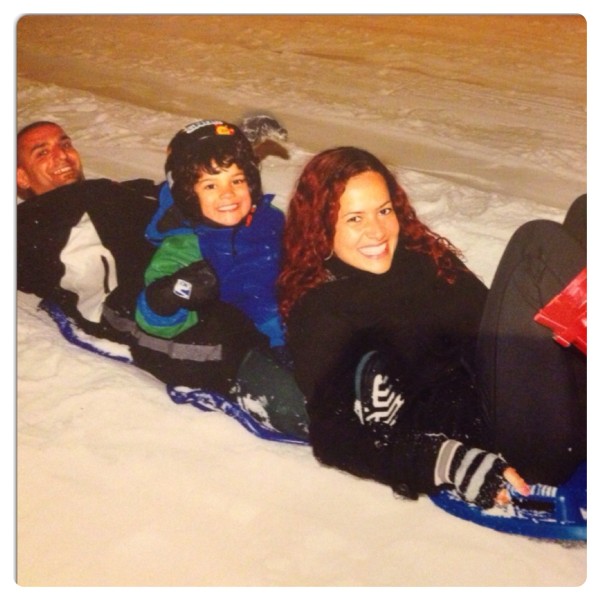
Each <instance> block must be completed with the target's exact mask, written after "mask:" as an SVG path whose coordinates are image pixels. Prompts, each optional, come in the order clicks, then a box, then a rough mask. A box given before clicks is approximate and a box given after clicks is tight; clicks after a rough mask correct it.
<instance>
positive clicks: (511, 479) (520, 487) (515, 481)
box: [496, 467, 529, 506]
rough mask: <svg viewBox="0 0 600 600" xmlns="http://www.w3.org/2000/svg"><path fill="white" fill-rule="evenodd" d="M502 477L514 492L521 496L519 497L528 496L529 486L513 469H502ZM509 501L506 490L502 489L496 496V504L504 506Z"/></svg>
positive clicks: (508, 494)
mask: <svg viewBox="0 0 600 600" xmlns="http://www.w3.org/2000/svg"><path fill="white" fill-rule="evenodd" d="M502 476H503V477H504V479H506V481H507V482H508V483H510V485H512V486H513V487H514V488H515V490H516V491H517V492H518V493H519V494H521V496H528V495H529V486H528V485H527V483H526V482H525V480H524V479H523V478H522V477H521V476H520V475H519V474H518V473H517V471H516V469H515V468H514V467H507V468H506V469H504V471H503V473H502ZM510 501H511V497H510V493H509V491H508V490H507V489H506V488H502V489H501V490H500V491H499V492H498V495H497V496H496V504H499V505H501V506H504V505H506V504H509V503H510Z"/></svg>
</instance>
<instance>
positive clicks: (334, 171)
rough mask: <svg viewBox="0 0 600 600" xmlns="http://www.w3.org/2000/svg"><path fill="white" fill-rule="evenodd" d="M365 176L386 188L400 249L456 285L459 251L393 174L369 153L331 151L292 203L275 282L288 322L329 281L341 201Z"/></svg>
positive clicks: (312, 164) (314, 165)
mask: <svg viewBox="0 0 600 600" xmlns="http://www.w3.org/2000/svg"><path fill="white" fill-rule="evenodd" d="M366 171H373V172H375V173H379V174H380V175H381V176H382V177H383V178H384V180H385V182H386V184H387V187H388V190H389V194H390V198H391V201H392V205H393V208H394V212H395V213H396V216H397V217H398V221H399V223H400V237H399V245H402V246H403V247H405V248H406V249H408V250H412V251H415V252H420V253H422V254H427V255H429V256H430V257H431V259H432V260H433V261H434V263H435V264H436V266H437V272H438V276H440V277H443V278H444V279H446V280H447V281H448V282H453V281H454V280H455V279H456V274H457V270H458V269H459V265H460V263H459V261H457V260H456V257H457V256H458V255H459V252H458V250H457V249H456V248H455V247H454V246H453V245H452V244H451V243H450V242H449V241H448V240H446V239H445V238H442V237H441V236H439V235H437V234H435V233H434V232H433V231H431V230H430V229H429V228H428V227H427V226H426V225H425V224H423V223H422V222H421V221H420V220H419V219H418V218H417V215H416V213H415V210H414V209H413V207H412V206H411V205H410V203H409V200H408V197H407V195H406V192H405V191H404V190H403V189H402V187H401V186H400V185H399V184H398V182H397V181H396V178H395V177H394V176H393V175H392V173H391V172H390V171H389V169H388V168H387V167H386V166H385V165H384V164H383V163H382V162H381V161H380V160H379V159H378V158H376V157H375V156H373V155H372V154H371V153H369V152H367V151H365V150H361V149H359V148H353V147H341V148H333V149H331V150H325V151H324V152H321V153H320V154H317V155H316V156H314V157H313V158H312V159H311V160H310V161H309V162H308V164H307V165H306V166H305V167H304V170H303V171H302V173H301V175H300V178H299V179H298V182H297V185H296V189H295V191H294V194H293V196H292V198H291V200H290V203H289V207H288V212H287V219H286V226H285V232H284V238H283V257H284V258H283V267H282V270H281V273H280V275H279V279H278V282H277V285H278V291H279V301H280V310H281V314H282V315H283V317H284V319H287V317H288V316H289V314H290V311H291V309H292V307H293V306H294V304H295V303H296V302H297V301H298V300H299V299H300V297H301V296H302V295H303V294H304V293H305V292H307V291H308V290H309V289H311V288H314V287H316V286H318V285H319V284H320V283H322V282H324V281H326V280H327V279H328V277H329V274H328V271H327V266H326V260H327V258H328V257H330V256H331V253H332V247H333V238H334V234H335V226H336V222H337V218H338V212H339V208H340V197H341V196H342V194H343V193H344V190H345V188H346V183H347V182H348V180H349V179H350V178H351V177H355V176H356V175H360V174H361V173H364V172H366Z"/></svg>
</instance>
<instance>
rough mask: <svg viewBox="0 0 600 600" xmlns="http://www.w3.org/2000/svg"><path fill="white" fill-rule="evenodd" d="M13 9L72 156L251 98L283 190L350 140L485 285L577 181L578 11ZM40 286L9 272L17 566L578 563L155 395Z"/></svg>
mask: <svg viewBox="0 0 600 600" xmlns="http://www.w3.org/2000/svg"><path fill="white" fill-rule="evenodd" d="M15 23H16V21H15ZM16 28H17V30H16V35H17V40H16V41H17V45H16V47H17V77H16V88H17V123H16V125H17V127H20V126H22V125H24V124H26V123H28V122H30V121H33V120H37V119H51V120H55V121H57V122H59V123H62V124H63V125H64V127H65V128H66V130H67V131H68V132H69V133H70V134H71V136H72V137H73V139H74V141H75V144H76V146H77V147H78V149H79V151H80V152H81V154H82V157H83V160H84V165H85V170H86V175H87V177H88V178H92V177H96V176H107V177H112V178H114V179H124V178H128V177H138V176H145V177H150V178H153V179H155V180H159V179H161V177H162V164H163V158H164V148H165V146H166V144H167V142H168V141H169V139H170V138H171V136H172V135H173V134H174V132H175V131H176V130H177V129H178V128H179V127H181V126H182V125H184V124H186V123H187V122H189V121H192V120H195V119H197V118H205V117H217V118H219V117H220V118H226V119H231V120H238V119H239V118H241V117H242V116H243V115H244V114H246V113H248V112H256V111H268V112H270V113H272V114H273V115H275V116H276V117H277V118H278V119H279V120H280V121H281V122H282V123H283V124H284V125H285V126H286V127H287V129H288V130H289V138H290V141H289V143H288V144H287V146H286V149H287V151H288V153H289V157H288V158H283V157H278V156H270V157H268V158H267V159H266V161H265V162H264V164H263V177H264V182H265V185H264V187H265V190H266V191H269V192H274V193H276V194H277V203H279V206H281V207H282V208H285V206H286V202H287V198H288V197H289V194H290V191H291V189H292V186H293V183H294V180H295V178H296V176H297V175H298V173H299V171H300V169H301V168H302V166H303V164H304V163H305V162H306V160H307V158H308V157H309V156H311V155H312V154H313V153H314V152H317V151H319V150H321V149H324V148H326V147H330V146H333V145H340V144H353V145H358V146H363V147H366V148H368V149H370V150H372V151H374V152H375V153H376V154H378V155H380V156H381V157H383V158H384V159H385V160H386V161H387V162H388V163H389V164H390V165H391V166H392V167H393V168H394V170H395V171H396V172H397V174H398V176H399V177H400V179H401V181H402V182H403V183H404V185H405V187H406V188H407V189H408V191H409V193H410V195H411V197H412V199H413V201H414V204H415V206H416V208H417V211H418V213H419V214H420V215H421V216H422V217H423V218H424V219H425V220H426V221H427V222H428V223H429V224H430V225H431V226H432V227H433V228H434V229H435V230H437V231H438V232H440V233H442V234H444V235H446V236H448V237H449V238H450V239H451V240H452V241H453V242H454V243H455V244H456V245H458V246H459V247H460V248H461V249H462V250H463V252H464V254H465V256H466V259H467V262H468V264H469V265H470V267H471V268H472V269H473V270H474V271H475V272H477V273H478V274H480V275H481V276H482V278H483V279H484V280H485V281H486V283H488V284H489V283H490V281H491V277H492V276H493V273H494V269H495V266H496V264H497V262H498V259H499V257H500V255H501V253H502V251H503V249H504V247H505V245H506V242H507V240H508V237H509V236H510V234H511V233H512V231H513V230H514V229H515V228H516V227H517V226H518V225H519V224H521V223H522V222H524V221H526V220H529V219H531V218H538V217H541V218H550V219H553V220H561V219H562V218H563V216H564V213H565V211H566V208H567V207H568V205H569V203H570V202H571V200H573V199H574V198H575V197H576V196H578V195H579V194H581V193H584V192H586V191H587V182H586V178H587V174H586V160H587V157H586V151H587V148H586V127H587V115H586V32H587V27H586V22H585V20H584V19H583V18H582V17H577V16H554V17H552V16H540V15H532V16H462V17H450V16H437V17H435V16H430V15H427V16H420V17H417V16H407V15H404V16H387V17H383V16H369V17H365V16H361V17H350V16H328V17H324V16H312V17H307V16H298V15H295V16H282V15H279V16H257V15H254V16H252V15H250V16H239V15H238V16H235V15H221V16H198V15H194V16H172V15H171V16H164V15H163V16H153V17H148V16H146V17H142V16H122V15H118V16H96V17H94V16H89V15H78V16H69V17H66V16H42V15H34V16H28V17H25V18H24V19H22V20H21V21H19V23H18V25H16ZM10 176H11V177H12V176H13V175H12V174H11V175H10ZM36 304H37V299H36V298H35V297H32V296H28V295H25V294H22V293H17V297H16V317H17V329H16V333H17V340H16V361H17V370H16V431H17V443H16V447H17V450H18V457H17V458H18V460H17V463H16V474H17V478H16V482H17V490H16V491H17V510H16V519H17V531H16V533H17V546H16V551H17V552H16V567H17V580H18V583H19V584H20V585H21V586H82V585H83V586H108V585H110V586H115V585H116V586H581V585H582V584H584V582H585V581H586V577H588V572H587V557H588V556H587V548H586V547H584V546H579V547H574V548H566V547H563V546H561V545H558V544H554V543H548V542H537V541H532V540H530V539H525V538H520V537H515V536H509V535H506V534H500V533H495V532H493V531H491V530H488V529H484V528H482V527H479V526H477V525H474V524H471V523H467V522H464V521H461V520H458V519H456V518H454V517H451V516H449V515H447V514H445V513H444V512H442V511H441V510H440V509H438V508H436V507H435V506H433V504H432V503H431V502H430V501H429V500H428V499H426V498H423V499H421V500H419V501H418V502H404V501H401V500H398V499H395V498H394V497H393V495H392V493H391V491H390V490H389V489H387V488H386V487H384V486H381V485H378V484H376V483H370V482H365V481H358V480H356V479H354V478H353V477H351V476H349V475H346V474H343V473H340V472H336V471H333V470H330V469H326V468H323V467H321V466H319V465H318V464H317V463H316V462H315V461H314V459H313V458H312V456H311V453H310V450H309V449H308V448H306V447H297V446H290V445H284V444H277V443H273V442H266V441H262V440H259V439H257V438H255V437H254V436H252V435H251V434H249V433H247V432H246V431H245V430H244V429H242V428H241V427H240V426H239V425H238V424H237V423H236V422H234V421H233V420H232V419H230V418H228V417H226V416H223V415H220V414H208V413H201V412H200V411H198V410H196V409H194V408H191V407H182V406H178V405H175V404H172V403H171V402H170V400H169V399H168V397H167V395H166V393H165V392H164V389H163V387H162V386H161V385H160V384H159V383H158V382H157V381H156V380H154V379H153V378H151V377H150V376H148V375H147V374H145V373H143V372H141V371H138V370H136V369H135V368H134V367H131V366H128V365H123V364H120V363H115V362H113V361H110V360H108V359H103V358H101V357H98V356H95V355H93V354H91V353H86V352H85V351H83V350H80V349H77V348H75V347H73V346H71V345H69V344H68V343H67V342H66V341H64V340H63V339H62V338H61V337H60V336H59V334H58V332H57V331H56V328H55V326H54V325H53V323H52V322H51V321H50V320H49V318H48V317H47V315H45V313H41V312H39V311H37V310H36ZM592 575H593V573H590V574H589V576H590V579H593V577H592ZM19 589H20V590H23V589H24V588H19ZM587 589H589V583H588V585H584V586H583V587H580V588H577V589H576V590H570V591H567V592H566V593H568V594H571V593H576V592H577V591H579V592H582V593H584V592H585V591H586V590H587ZM411 593H412V592H411Z"/></svg>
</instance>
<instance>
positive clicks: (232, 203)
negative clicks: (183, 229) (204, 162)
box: [194, 164, 252, 227]
mask: <svg viewBox="0 0 600 600" xmlns="http://www.w3.org/2000/svg"><path fill="white" fill-rule="evenodd" d="M194 192H196V196H197V197H198V202H199V204H200V210H201V211H202V214H203V216H204V217H205V218H207V219H210V220H211V221H213V222H215V223H218V224H219V225H224V226H226V227H233V226H235V225H237V224H238V223H239V222H240V221H241V220H242V219H243V218H244V217H246V215H247V214H248V213H249V212H250V208H251V207H252V198H251V195H250V188H249V186H248V182H247V181H246V176H245V175H244V171H242V169H240V168H239V167H238V166H237V165H236V164H233V165H231V167H229V168H227V169H220V170H219V171H218V172H217V173H216V174H212V173H207V172H206V171H200V176H199V178H198V181H196V184H195V185H194Z"/></svg>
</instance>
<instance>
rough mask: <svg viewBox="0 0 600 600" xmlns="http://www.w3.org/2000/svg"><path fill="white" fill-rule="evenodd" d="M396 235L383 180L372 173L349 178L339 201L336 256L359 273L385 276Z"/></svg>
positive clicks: (395, 242)
mask: <svg viewBox="0 0 600 600" xmlns="http://www.w3.org/2000/svg"><path fill="white" fill-rule="evenodd" d="M399 233H400V224H399V223H398V219H397V217H396V213H395V212H394V209H393V207H392V201H391V199H390V194H389V191H388V188H387V185H386V183H385V179H384V178H383V177H382V176H381V175H380V174H379V173H375V172H373V171H366V172H364V173H361V174H360V175H356V176H355V177H351V178H350V179H349V180H348V182H347V183H346V189H345V190H344V193H343V194H342V196H341V197H340V211H339V213H338V218H337V222H336V225H335V234H334V237H333V252H334V253H335V255H336V256H337V257H338V258H339V259H340V260H342V261H343V262H345V263H347V264H349V265H351V266H353V267H356V268H357V269H361V270H362V271H368V272H370V273H375V274H381V273H385V272H387V271H388V270H389V268H390V267H391V265H392V258H393V256H394V251H395V250H396V246H397V245H398V234H399Z"/></svg>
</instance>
